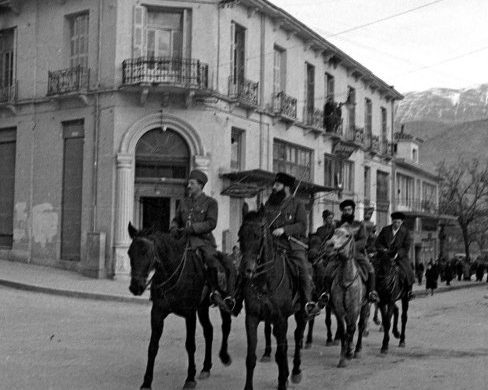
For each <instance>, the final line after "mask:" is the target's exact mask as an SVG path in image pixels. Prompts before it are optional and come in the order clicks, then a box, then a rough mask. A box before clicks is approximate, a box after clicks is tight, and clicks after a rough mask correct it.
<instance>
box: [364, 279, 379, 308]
mask: <svg viewBox="0 0 488 390" xmlns="http://www.w3.org/2000/svg"><path fill="white" fill-rule="evenodd" d="M375 288H376V275H375V273H374V272H369V273H368V281H367V283H366V296H367V297H368V301H370V302H371V303H376V302H378V301H379V299H378V293H377V292H376V291H375Z"/></svg>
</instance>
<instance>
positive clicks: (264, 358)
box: [260, 321, 271, 363]
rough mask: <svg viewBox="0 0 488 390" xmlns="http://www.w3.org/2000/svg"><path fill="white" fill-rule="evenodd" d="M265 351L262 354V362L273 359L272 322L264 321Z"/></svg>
mask: <svg viewBox="0 0 488 390" xmlns="http://www.w3.org/2000/svg"><path fill="white" fill-rule="evenodd" d="M264 344H265V346H264V353H263V356H261V360H260V361H261V362H262V363H268V362H270V361H271V322H269V321H264Z"/></svg>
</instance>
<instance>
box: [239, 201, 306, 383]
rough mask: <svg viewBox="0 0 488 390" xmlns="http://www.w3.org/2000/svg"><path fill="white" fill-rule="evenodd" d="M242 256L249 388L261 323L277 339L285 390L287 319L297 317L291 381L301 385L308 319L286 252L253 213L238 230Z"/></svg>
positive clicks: (245, 217) (262, 219)
mask: <svg viewBox="0 0 488 390" xmlns="http://www.w3.org/2000/svg"><path fill="white" fill-rule="evenodd" d="M239 241H240V246H241V253H242V260H241V261H242V264H241V265H242V268H241V269H242V271H243V273H244V274H243V275H242V276H243V277H244V278H245V283H244V300H245V304H246V334H247V357H246V369H247V373H246V385H245V387H244V389H245V390H252V389H253V375H254V368H255V367H256V346H257V339H258V337H257V328H258V325H259V323H260V322H261V321H269V322H270V324H272V327H273V334H274V336H275V338H276V344H277V348H276V354H275V360H276V363H277V364H278V372H279V373H278V390H285V389H286V385H287V380H288V376H289V368H288V356H287V351H288V342H287V331H288V317H289V316H291V315H295V320H296V323H297V327H296V330H295V354H294V358H293V369H292V376H291V380H292V382H294V383H298V382H300V381H301V377H302V372H301V368H300V365H301V348H302V343H303V332H304V330H305V325H306V319H305V315H304V313H303V311H301V310H300V300H299V299H298V297H299V296H298V286H297V280H296V278H295V277H293V274H292V268H293V265H291V264H290V263H289V262H288V260H287V257H286V253H285V251H284V250H283V249H282V248H280V247H279V246H278V243H277V242H275V241H274V240H273V238H272V236H271V232H270V230H269V227H268V224H267V222H266V220H265V218H264V215H262V213H260V212H256V211H251V212H249V213H248V214H246V215H245V216H244V222H243V224H242V226H241V228H240V230H239Z"/></svg>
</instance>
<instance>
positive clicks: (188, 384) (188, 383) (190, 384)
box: [183, 381, 197, 389]
mask: <svg viewBox="0 0 488 390" xmlns="http://www.w3.org/2000/svg"><path fill="white" fill-rule="evenodd" d="M195 387H197V382H195V381H186V382H185V385H184V386H183V389H194V388H195Z"/></svg>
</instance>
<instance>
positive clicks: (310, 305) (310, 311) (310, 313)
mask: <svg viewBox="0 0 488 390" xmlns="http://www.w3.org/2000/svg"><path fill="white" fill-rule="evenodd" d="M320 310H321V309H320V307H319V306H318V305H317V304H316V303H315V302H312V301H310V302H307V303H306V304H305V314H306V315H307V317H314V316H316V315H318V314H319V313H320Z"/></svg>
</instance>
